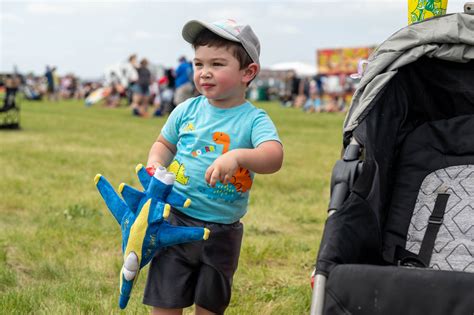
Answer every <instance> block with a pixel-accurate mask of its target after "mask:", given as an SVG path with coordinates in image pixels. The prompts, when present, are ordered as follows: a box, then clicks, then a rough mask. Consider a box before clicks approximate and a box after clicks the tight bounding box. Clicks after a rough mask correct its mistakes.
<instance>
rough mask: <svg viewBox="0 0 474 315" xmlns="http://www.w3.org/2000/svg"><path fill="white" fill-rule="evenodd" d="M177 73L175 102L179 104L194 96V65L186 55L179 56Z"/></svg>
mask: <svg viewBox="0 0 474 315" xmlns="http://www.w3.org/2000/svg"><path fill="white" fill-rule="evenodd" d="M175 73H176V74H175V75H176V80H175V93H174V103H175V104H176V105H178V104H181V103H182V102H184V101H185V100H187V99H188V98H190V97H193V94H194V85H193V82H192V80H193V79H192V78H193V66H192V64H191V63H190V62H188V61H187V60H186V57H184V56H182V57H181V58H179V65H178V68H176V71H175Z"/></svg>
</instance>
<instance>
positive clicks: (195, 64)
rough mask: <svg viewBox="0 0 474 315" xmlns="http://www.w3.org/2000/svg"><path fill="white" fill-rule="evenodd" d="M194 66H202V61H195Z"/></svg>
mask: <svg viewBox="0 0 474 315" xmlns="http://www.w3.org/2000/svg"><path fill="white" fill-rule="evenodd" d="M194 66H195V67H202V63H200V62H195V63H194Z"/></svg>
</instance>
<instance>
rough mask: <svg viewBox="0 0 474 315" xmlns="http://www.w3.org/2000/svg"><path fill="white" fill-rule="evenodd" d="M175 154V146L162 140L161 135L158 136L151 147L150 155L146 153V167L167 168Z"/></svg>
mask: <svg viewBox="0 0 474 315" xmlns="http://www.w3.org/2000/svg"><path fill="white" fill-rule="evenodd" d="M175 154H176V146H175V145H174V144H172V143H170V142H169V141H167V140H166V139H165V138H163V136H162V135H159V137H158V139H156V141H155V143H153V145H152V146H151V149H150V153H148V162H147V167H150V166H152V167H155V168H157V167H158V166H165V167H168V165H169V164H170V163H171V161H172V160H173V158H174V156H175Z"/></svg>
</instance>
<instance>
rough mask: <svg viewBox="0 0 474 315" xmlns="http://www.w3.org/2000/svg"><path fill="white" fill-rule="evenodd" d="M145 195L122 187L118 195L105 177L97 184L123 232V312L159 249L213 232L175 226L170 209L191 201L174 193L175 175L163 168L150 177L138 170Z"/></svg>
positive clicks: (121, 275) (121, 289) (185, 205)
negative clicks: (166, 219) (170, 216)
mask: <svg viewBox="0 0 474 315" xmlns="http://www.w3.org/2000/svg"><path fill="white" fill-rule="evenodd" d="M135 171H136V173H137V175H138V179H139V180H140V183H141V184H142V186H143V188H144V189H145V190H144V191H139V190H137V189H135V188H133V187H131V186H128V185H126V184H123V183H122V184H121V185H120V187H119V192H120V193H121V195H122V197H123V199H122V198H120V196H119V195H118V194H117V193H116V192H115V190H114V189H113V187H112V185H111V184H110V183H109V182H108V181H107V179H105V178H104V177H103V176H102V175H100V174H97V175H96V176H95V178H94V182H95V184H96V186H97V189H98V190H99V192H100V194H101V196H102V198H103V199H104V201H105V204H106V205H107V207H108V208H109V210H110V212H112V214H113V216H114V217H115V219H116V220H117V222H118V223H119V224H120V226H121V229H122V252H123V258H124V264H123V267H122V270H121V272H120V298H119V306H120V308H121V309H124V308H125V307H126V306H127V303H128V300H129V299H130V293H131V291H132V288H133V285H134V283H135V281H136V280H137V278H138V274H139V272H140V270H141V269H142V268H143V267H144V266H146V265H147V264H148V263H149V262H150V261H151V259H152V258H153V256H154V255H155V253H156V251H157V250H158V249H160V248H163V247H166V246H171V245H176V244H180V243H186V242H191V241H198V240H203V239H204V240H206V239H207V238H208V237H209V233H210V231H209V230H208V229H206V228H198V227H179V226H172V225H170V224H169V223H168V222H167V221H165V220H164V219H165V218H167V217H168V215H169V212H170V205H172V206H181V207H189V205H190V204H191V200H189V199H186V198H184V197H183V196H181V195H179V194H177V193H175V192H173V191H172V188H173V184H174V181H175V175H174V174H173V173H170V172H167V171H166V169H165V168H164V167H160V168H158V169H157V170H156V171H155V172H154V175H153V176H152V175H150V174H149V173H148V171H147V170H146V169H145V167H143V165H141V164H139V165H137V167H136V169H135Z"/></svg>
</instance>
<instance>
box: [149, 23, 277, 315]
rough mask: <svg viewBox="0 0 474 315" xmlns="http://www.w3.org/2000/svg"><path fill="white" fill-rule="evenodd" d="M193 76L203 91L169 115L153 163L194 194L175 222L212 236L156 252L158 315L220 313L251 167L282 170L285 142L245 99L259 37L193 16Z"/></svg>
mask: <svg viewBox="0 0 474 315" xmlns="http://www.w3.org/2000/svg"><path fill="white" fill-rule="evenodd" d="M182 33H183V37H184V39H185V40H186V41H187V42H189V43H191V44H192V45H193V48H194V50H195V57H194V60H193V66H194V83H195V86H196V88H197V90H198V91H199V92H200V93H201V94H202V95H201V96H198V97H196V98H191V99H188V100H187V101H185V102H183V103H181V104H180V105H179V106H177V107H176V109H175V110H174V111H173V112H172V113H171V115H170V116H169V118H168V121H167V122H166V124H165V126H164V127H163V129H162V130H161V134H160V136H159V137H158V139H157V140H156V142H155V143H154V144H153V146H152V147H151V150H150V153H149V157H148V165H147V166H148V167H157V166H159V165H164V166H167V167H168V169H169V170H170V171H172V172H174V173H175V174H176V183H175V185H174V188H173V189H175V190H176V191H177V192H180V193H182V194H184V195H186V196H187V197H188V198H190V199H191V200H192V202H191V205H190V207H188V208H178V209H172V211H171V215H170V217H169V220H170V222H171V223H172V224H175V225H188V226H203V227H207V228H208V229H209V230H210V231H211V234H210V237H209V239H208V240H207V241H204V242H196V243H189V244H184V245H178V246H173V247H169V248H167V249H165V250H163V251H160V252H159V253H158V254H157V255H156V256H155V258H154V259H153V260H152V262H151V265H150V270H149V273H148V281H147V285H146V288H145V294H144V299H143V302H144V303H145V304H148V305H152V306H153V309H152V314H182V309H183V308H185V307H188V306H191V305H192V304H195V305H196V314H222V313H224V311H225V309H226V308H227V306H228V305H229V301H230V296H231V286H232V278H233V275H234V273H235V271H236V269H237V263H238V259H239V254H240V245H241V241H242V234H243V226H242V223H240V221H239V220H240V218H242V217H243V216H244V214H245V213H246V211H247V203H248V197H249V191H250V188H251V186H252V182H253V176H254V173H260V174H269V173H274V172H276V171H278V170H279V169H280V168H281V164H282V161H283V149H282V145H281V142H280V139H279V138H278V134H277V131H276V129H275V126H274V125H273V123H272V121H271V120H270V118H269V117H268V116H267V114H266V113H265V112H264V111H263V110H260V109H257V108H256V107H254V106H253V105H252V104H250V103H249V102H247V101H246V100H245V92H246V89H247V86H248V85H249V83H250V82H251V81H252V80H253V79H254V78H255V76H256V75H257V73H258V71H259V69H260V64H259V55H260V43H259V41H258V39H257V37H256V35H255V34H254V32H253V31H252V29H251V28H250V26H248V25H239V24H237V23H236V22H235V21H233V20H227V21H220V22H214V23H204V22H200V21H195V20H193V21H190V22H188V23H187V24H186V25H185V26H184V28H183V32H182Z"/></svg>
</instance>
